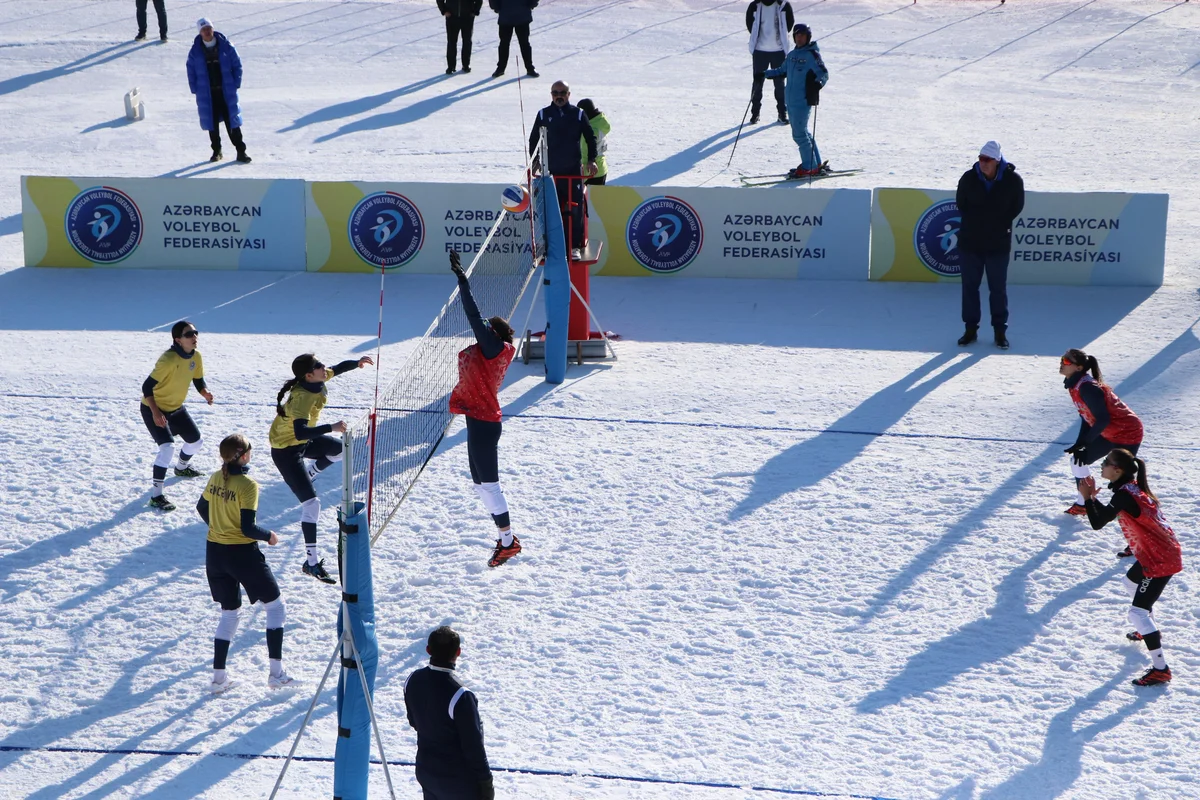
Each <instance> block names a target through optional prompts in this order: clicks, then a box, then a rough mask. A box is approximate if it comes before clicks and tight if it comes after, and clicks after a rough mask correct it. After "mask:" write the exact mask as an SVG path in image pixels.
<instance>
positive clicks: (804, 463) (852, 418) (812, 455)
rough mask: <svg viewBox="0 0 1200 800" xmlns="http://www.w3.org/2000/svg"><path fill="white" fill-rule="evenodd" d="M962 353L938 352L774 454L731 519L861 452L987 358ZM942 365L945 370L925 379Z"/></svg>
mask: <svg viewBox="0 0 1200 800" xmlns="http://www.w3.org/2000/svg"><path fill="white" fill-rule="evenodd" d="M960 354H961V353H960V352H946V353H939V354H937V355H935V356H934V357H933V358H931V359H929V360H928V361H926V362H925V363H924V364H922V365H921V366H920V367H918V368H917V369H915V370H913V371H912V372H910V373H909V374H908V375H905V376H904V377H903V378H901V379H900V380H898V381H896V382H895V383H893V384H892V385H891V386H888V387H887V388H885V389H881V390H880V391H878V392H876V393H875V394H874V395H872V396H871V397H869V398H867V399H866V400H864V401H863V402H862V403H861V404H860V405H859V406H858V407H857V408H855V409H854V410H852V411H851V412H850V413H849V414H846V415H845V416H844V417H842V418H841V419H839V420H837V421H836V422H834V423H832V424H831V425H830V426H829V427H828V428H827V429H826V430H824V431H822V432H821V433H819V434H817V435H816V436H814V437H813V438H811V439H806V440H805V441H803V442H800V443H799V444H796V445H793V446H792V447H789V448H788V449H787V450H784V451H783V452H782V453H779V454H778V455H776V456H774V457H773V458H771V459H770V460H769V461H767V462H766V463H765V464H763V465H762V467H760V468H759V470H758V472H756V473H755V474H754V483H753V485H752V486H751V488H750V492H749V494H747V495H746V497H745V498H743V499H742V501H741V502H740V503H738V504H737V506H736V507H734V509H733V510H732V511H730V512H729V519H730V520H739V519H741V518H742V517H744V516H746V515H747V514H750V513H751V512H753V511H755V510H757V509H759V508H762V507H763V506H765V505H767V504H768V503H771V502H772V501H774V500H777V499H779V498H780V497H782V496H784V495H785V494H788V493H790V492H794V491H796V490H797V489H802V488H804V487H806V486H812V485H814V484H816V483H818V482H819V481H821V480H822V479H823V478H825V477H828V476H829V475H832V474H833V473H835V472H837V471H838V470H839V469H841V468H842V467H844V466H846V465H847V464H849V463H850V462H851V461H853V460H854V459H856V458H858V456H859V455H861V454H862V452H863V451H864V450H866V449H867V447H869V446H870V445H871V443H872V442H874V441H875V439H877V438H878V436H879V434H878V433H876V432H878V431H886V430H887V429H888V428H890V427H892V426H893V425H895V424H896V423H897V422H899V421H900V419H901V418H903V417H904V415H905V414H907V413H908V412H909V411H911V410H912V409H913V408H914V407H916V405H917V403H919V402H921V400H923V399H924V398H925V397H926V396H927V395H928V394H929V393H930V392H932V391H933V390H934V389H936V388H938V387H939V386H941V385H942V384H943V383H945V382H946V381H948V380H950V379H951V378H953V377H955V376H956V375H959V374H961V373H963V372H965V371H966V370H967V369H969V368H970V367H972V366H974V365H975V364H977V363H979V361H980V360H981V359H982V356H979V355H968V356H967V358H964V359H962V360H960V361H958V362H957V363H955V360H956V359H958V357H959V355H960ZM947 365H949V366H947ZM943 367H946V368H945V369H942V368H943ZM939 369H942V371H941V372H940V373H938V374H937V375H936V376H934V377H933V378H930V379H929V380H925V378H926V376H928V375H930V374H931V373H933V372H935V371H936V370H939Z"/></svg>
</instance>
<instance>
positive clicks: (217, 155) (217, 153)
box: [209, 150, 225, 161]
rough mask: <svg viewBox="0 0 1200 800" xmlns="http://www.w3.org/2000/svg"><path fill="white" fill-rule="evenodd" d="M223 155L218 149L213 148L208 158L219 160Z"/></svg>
mask: <svg viewBox="0 0 1200 800" xmlns="http://www.w3.org/2000/svg"><path fill="white" fill-rule="evenodd" d="M224 157H225V156H224V155H223V154H222V153H221V151H220V150H213V154H212V158H210V159H209V161H220V160H221V159H222V158H224Z"/></svg>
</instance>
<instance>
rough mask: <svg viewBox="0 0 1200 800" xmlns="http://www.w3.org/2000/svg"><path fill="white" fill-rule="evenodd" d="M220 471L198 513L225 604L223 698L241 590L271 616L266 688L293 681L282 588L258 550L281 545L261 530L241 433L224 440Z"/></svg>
mask: <svg viewBox="0 0 1200 800" xmlns="http://www.w3.org/2000/svg"><path fill="white" fill-rule="evenodd" d="M221 462H222V467H221V469H220V470H219V471H217V472H214V473H213V474H212V477H211V478H209V479H208V486H206V487H204V494H202V495H200V500H199V501H198V502H197V503H196V511H198V512H199V513H200V517H201V518H202V519H203V520H204V522H205V523H206V524H207V525H208V552H207V553H206V555H205V558H204V571H205V572H206V573H207V574H208V590H209V592H210V593H211V594H212V599H213V600H216V601H217V602H218V603H220V604H221V621H220V622H218V623H217V633H216V636H215V637H214V638H213V679H212V692H213V694H220V693H222V692H224V691H225V690H226V689H228V688H229V687H230V686H232V685H233V682H232V681H231V680H230V679H229V677H228V676H227V675H226V674H225V659H226V657H227V656H228V655H229V643H230V642H231V641H232V640H233V635H234V634H235V633H236V632H237V626H238V609H240V608H241V607H242V589H243V588H245V590H246V595H247V596H248V597H249V598H250V605H254V604H255V603H256V602H258V601H259V600H261V601H262V603H263V610H264V611H266V617H267V656H268V658H269V659H270V663H271V672H270V676H269V677H268V678H267V686H268V687H270V688H272V689H281V688H283V687H285V686H289V685H291V684H293V683H294V681H293V680H292V678H291V677H290V676H289V675H288V674H287V673H285V672H284V671H283V621H284V617H285V612H284V607H283V599H282V598H281V597H280V596H279V584H277V583H276V582H275V575H274V574H273V573H272V572H271V567H270V565H269V564H267V559H266V558H265V557H264V556H263V554H262V551H261V550H259V549H258V543H259V542H266V543H267V544H269V545H274V544H276V543H278V541H279V536H278V535H276V534H275V532H274V531H269V530H267V529H266V528H263V527H261V526H259V524H258V522H257V520H256V519H255V517H256V516H257V512H258V484H257V483H256V482H255V481H254V479H253V478H251V477H250V476H248V475H247V474H246V471H247V469H248V466H247V465H248V464H249V463H250V442H249V440H247V439H246V437H245V436H243V435H241V434H240V433H234V434H231V435H229V436H226V437H225V438H224V439H223V440H222V441H221Z"/></svg>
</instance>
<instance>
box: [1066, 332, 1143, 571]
mask: <svg viewBox="0 0 1200 800" xmlns="http://www.w3.org/2000/svg"><path fill="white" fill-rule="evenodd" d="M1089 371H1090V372H1091V374H1090V375H1089V374H1088V372H1089ZM1058 374H1059V375H1062V376H1063V386H1064V387H1066V390H1067V392H1068V393H1069V394H1070V395H1071V402H1073V403H1074V404H1075V408H1076V410H1077V411H1079V416H1080V417H1081V420H1080V423H1079V433H1078V434H1077V435H1076V437H1075V443H1074V444H1073V445H1071V446H1070V447H1068V448H1067V449H1066V452H1067V453H1068V454H1069V455H1070V456H1071V473H1072V474H1073V475H1074V476H1075V485H1076V486H1078V485H1079V484H1080V482H1081V481H1083V480H1084V479H1086V478H1089V477H1091V474H1092V473H1091V470H1089V469H1088V464H1091V463H1093V462H1095V461H1096V460H1097V459H1099V458H1103V457H1104V456H1106V455H1108V453H1109V451H1111V450H1112V449H1113V448H1114V447H1123V448H1125V449H1126V450H1128V451H1129V452H1130V453H1133V454H1134V455H1137V451H1138V448H1139V447H1141V445H1142V421H1141V420H1140V419H1138V415H1137V414H1134V413H1133V412H1132V411H1130V410H1129V406H1127V405H1125V404H1124V403H1122V402H1121V399H1120V398H1119V397H1117V395H1116V394H1115V393H1114V392H1113V390H1112V388H1111V387H1110V386H1109V385H1108V384H1107V383H1104V382H1103V381H1102V380H1101V376H1100V364H1099V363H1098V362H1097V361H1096V357H1095V356H1089V355H1088V354H1087V353H1085V352H1083V351H1082V350H1076V349H1074V348H1072V349H1070V350H1068V351H1067V352H1066V353H1065V354H1063V357H1062V361H1061V362H1060V364H1059V367H1058ZM1083 500H1084V497H1083V494H1082V493H1080V494H1078V495H1077V496H1076V499H1075V503H1074V505H1072V506H1071V507H1070V508H1068V509H1067V512H1066V513H1068V514H1073V515H1075V516H1082V515H1084V514H1085V513H1087V512H1086V511H1085V510H1084V507H1083ZM1131 555H1133V552H1132V551H1131V550H1130V549H1129V548H1128V547H1126V548H1125V549H1124V550H1121V551H1120V552H1118V553H1117V556H1118V557H1120V558H1126V557H1128V556H1131Z"/></svg>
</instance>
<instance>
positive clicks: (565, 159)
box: [529, 81, 597, 258]
mask: <svg viewBox="0 0 1200 800" xmlns="http://www.w3.org/2000/svg"><path fill="white" fill-rule="evenodd" d="M550 97H551V103H550V105H548V106H546V107H545V108H543V109H542V110H541V111H539V112H538V114H537V118H535V119H534V121H533V127H532V129H531V130H530V131H529V153H530V155H533V154H535V153H536V152H537V149H538V143H539V141H540V140H541V135H542V129H543V128H544V129H545V131H546V150H547V160H548V161H549V163H548V164H541V165H540V167H541V168H543V169H545V171H546V172H549V173H550V174H551V175H553V176H554V190H555V193H556V194H557V195H558V204H559V207H560V209H561V210H562V216H563V236H564V237H565V238H566V242H567V247H568V249H569V250H571V251H574V252H572V253H571V257H572V258H578V257H579V256H580V255H581V253H580V252H579V251H581V250H583V248H585V247H587V239H586V238H585V237H584V235H583V219H584V205H583V203H584V200H583V182H582V181H581V180H580V179H579V177H578V176H580V175H583V176H592V175H595V174H596V157H597V149H596V133H595V131H594V130H592V125H591V122H590V121H589V120H588V118H587V115H586V114H584V113H583V111H582V110H580V108H579V107H578V106H573V105H571V87H570V86H568V85H567V84H566V82H565V81H555V82H554V85H553V86H551V87H550ZM584 150H586V151H587V153H586V156H585V154H584V152H583V151H584ZM585 157H586V158H587V166H586V167H585V166H584V165H583V163H582V161H581V159H582V158H585ZM534 169H535V170H536V169H538V165H535V167H534Z"/></svg>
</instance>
